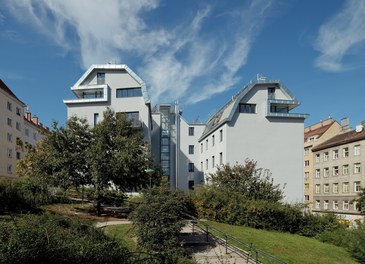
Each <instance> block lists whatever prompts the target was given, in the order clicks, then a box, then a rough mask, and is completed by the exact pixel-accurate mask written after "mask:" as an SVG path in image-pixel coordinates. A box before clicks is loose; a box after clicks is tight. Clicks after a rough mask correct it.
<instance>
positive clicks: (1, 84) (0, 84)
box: [0, 79, 25, 106]
mask: <svg viewBox="0 0 365 264" xmlns="http://www.w3.org/2000/svg"><path fill="white" fill-rule="evenodd" d="M0 89H1V90H3V91H4V92H5V93H7V94H8V95H10V96H11V97H13V98H14V99H15V100H17V101H19V102H20V103H21V104H22V105H23V106H25V104H24V103H23V102H22V101H20V100H19V98H18V97H17V96H16V95H15V94H14V93H13V92H12V91H11V90H10V88H9V87H8V86H7V85H6V84H5V83H4V82H3V80H1V79H0Z"/></svg>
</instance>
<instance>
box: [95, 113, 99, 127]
mask: <svg viewBox="0 0 365 264" xmlns="http://www.w3.org/2000/svg"><path fill="white" fill-rule="evenodd" d="M98 123H99V114H98V113H95V114H94V127H95V126H96V125H97V124H98Z"/></svg>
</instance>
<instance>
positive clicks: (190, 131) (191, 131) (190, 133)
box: [189, 127, 194, 136]
mask: <svg viewBox="0 0 365 264" xmlns="http://www.w3.org/2000/svg"><path fill="white" fill-rule="evenodd" d="M189 136H194V127H189Z"/></svg>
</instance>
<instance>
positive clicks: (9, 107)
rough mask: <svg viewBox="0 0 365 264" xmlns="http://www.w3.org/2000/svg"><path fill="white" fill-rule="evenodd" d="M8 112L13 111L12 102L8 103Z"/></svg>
mask: <svg viewBox="0 0 365 264" xmlns="http://www.w3.org/2000/svg"><path fill="white" fill-rule="evenodd" d="M7 107H8V110H9V111H13V105H12V104H11V103H10V102H8V106H7Z"/></svg>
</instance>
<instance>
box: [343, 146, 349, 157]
mask: <svg viewBox="0 0 365 264" xmlns="http://www.w3.org/2000/svg"><path fill="white" fill-rule="evenodd" d="M348 156H349V148H343V149H342V157H344V158H347V157H348Z"/></svg>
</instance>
